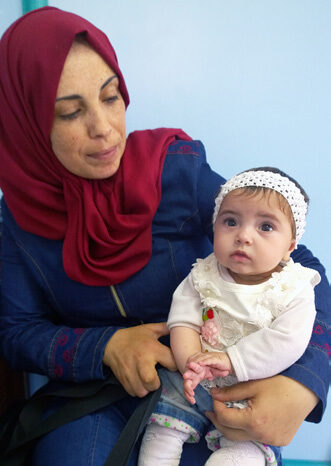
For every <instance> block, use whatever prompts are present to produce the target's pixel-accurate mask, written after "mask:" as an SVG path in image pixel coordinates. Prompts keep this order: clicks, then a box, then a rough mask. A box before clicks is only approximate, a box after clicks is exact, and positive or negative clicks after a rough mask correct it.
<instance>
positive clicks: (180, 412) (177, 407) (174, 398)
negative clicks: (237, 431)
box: [155, 369, 281, 465]
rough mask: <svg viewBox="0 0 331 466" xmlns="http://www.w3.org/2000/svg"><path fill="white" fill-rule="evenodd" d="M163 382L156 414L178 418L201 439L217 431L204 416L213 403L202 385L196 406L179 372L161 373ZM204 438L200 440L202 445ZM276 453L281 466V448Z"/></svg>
mask: <svg viewBox="0 0 331 466" xmlns="http://www.w3.org/2000/svg"><path fill="white" fill-rule="evenodd" d="M159 376H160V379H161V381H162V394H161V398H160V401H159V402H158V403H157V405H156V408H155V413H157V414H164V415H166V416H172V417H175V418H178V419H180V420H182V421H184V422H186V423H187V424H188V425H190V426H191V427H193V428H194V429H196V431H197V432H198V433H199V435H200V436H201V437H203V436H204V435H205V434H206V433H207V432H208V431H209V430H212V429H215V427H214V425H213V424H212V423H211V422H210V421H209V419H207V418H206V417H205V416H204V415H203V414H204V412H205V411H213V409H214V407H213V401H212V398H211V396H210V395H209V393H208V392H207V391H206V390H205V389H204V388H202V387H201V386H200V385H198V386H197V388H196V389H195V399H196V404H195V405H191V404H190V403H189V402H188V401H187V400H186V398H185V396H184V392H183V379H182V376H181V375H180V373H179V372H170V371H167V370H166V369H161V370H160V371H159ZM203 441H204V438H202V439H201V440H200V443H201V442H203ZM271 448H272V449H273V451H274V453H275V456H276V459H277V462H278V465H281V453H280V448H279V447H273V446H272V447H271Z"/></svg>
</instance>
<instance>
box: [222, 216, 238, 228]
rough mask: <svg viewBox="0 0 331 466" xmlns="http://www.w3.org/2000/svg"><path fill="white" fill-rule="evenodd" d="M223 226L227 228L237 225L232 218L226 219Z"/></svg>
mask: <svg viewBox="0 0 331 466" xmlns="http://www.w3.org/2000/svg"><path fill="white" fill-rule="evenodd" d="M224 224H225V225H226V226H227V227H235V226H236V225H237V222H236V220H235V219H234V218H226V219H225V220H224Z"/></svg>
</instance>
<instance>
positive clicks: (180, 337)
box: [170, 327, 202, 404]
mask: <svg viewBox="0 0 331 466" xmlns="http://www.w3.org/2000/svg"><path fill="white" fill-rule="evenodd" d="M170 343H171V349H172V352H173V355H174V358H175V361H176V364H177V367H178V370H179V371H180V372H181V373H182V374H183V373H184V372H185V371H186V370H187V362H188V360H189V359H190V358H191V357H192V355H196V354H197V353H200V352H201V343H200V336H199V333H198V332H197V331H196V330H194V329H192V328H190V327H173V328H172V329H171V330H170ZM200 380H202V379H200ZM198 383H199V382H198ZM191 384H192V382H191V380H187V381H186V380H184V394H185V397H186V398H187V400H188V401H189V402H190V403H192V404H194V403H195V400H194V389H193V388H191ZM196 385H197V384H195V386H196Z"/></svg>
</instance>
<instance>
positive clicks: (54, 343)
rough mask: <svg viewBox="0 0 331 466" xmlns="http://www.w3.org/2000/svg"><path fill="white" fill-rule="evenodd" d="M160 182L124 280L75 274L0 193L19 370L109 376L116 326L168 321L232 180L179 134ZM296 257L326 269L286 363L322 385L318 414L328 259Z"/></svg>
mask: <svg viewBox="0 0 331 466" xmlns="http://www.w3.org/2000/svg"><path fill="white" fill-rule="evenodd" d="M133 182H134V181H133ZM161 182H162V198H161V203H160V205H159V207H158V210H157V212H156V214H155V217H154V220H153V224H152V235H153V249H152V257H151V259H150V261H149V263H148V264H147V265H146V266H145V267H144V268H143V269H142V270H140V271H139V272H138V273H136V274H135V275H133V276H131V277H130V278H129V279H127V280H126V281H124V282H123V283H121V284H119V285H116V286H101V287H95V286H86V285H83V284H81V283H78V282H75V281H73V280H71V279H69V278H68V277H67V275H66V273H65V271H64V268H63V261H62V245H63V242H62V241H54V240H49V239H45V238H42V237H40V236H37V235H34V234H31V233H28V232H26V231H23V230H22V229H21V228H20V227H19V226H18V224H17V223H16V222H15V220H14V218H13V216H12V214H11V213H10V211H9V209H8V207H7V205H6V202H5V200H4V199H2V215H3V234H2V308H1V314H0V352H1V353H3V355H4V356H5V358H6V359H7V360H8V361H9V362H10V363H11V365H12V366H13V367H14V368H15V369H21V370H24V371H29V372H35V373H41V374H45V375H47V376H48V377H50V379H56V380H58V381H76V382H84V381H88V380H92V379H102V378H105V377H106V375H107V369H106V368H105V367H104V366H103V363H102V358H103V354H104V349H105V345H106V343H107V341H108V340H109V338H110V337H111V336H112V335H113V333H114V332H116V331H117V330H118V329H119V328H123V327H129V326H134V325H139V324H141V323H143V322H144V323H148V322H160V321H165V320H166V318H167V314H168V311H169V308H170V303H171V297H172V293H173V291H174V290H175V288H176V287H177V286H178V284H179V283H180V282H181V281H182V280H183V278H184V277H185V276H186V275H187V274H188V273H189V271H190V269H191V266H192V264H193V263H194V262H195V260H196V258H198V257H205V256H206V255H208V254H209V253H210V252H211V250H212V236H213V230H212V221H211V219H212V213H213V209H214V199H215V195H216V193H217V192H218V190H219V187H220V185H221V184H222V183H223V182H224V179H223V178H222V177H220V176H219V175H218V174H216V173H215V172H213V171H212V170H211V169H210V167H209V165H208V164H207V162H206V157H205V151H204V148H203V145H202V144H201V143H200V142H199V141H192V142H187V141H185V142H184V141H176V142H175V143H173V144H171V145H170V146H169V148H168V152H167V155H166V158H165V162H164V167H163V172H162V180H161ZM28 202H29V200H28V199H27V203H28ZM50 215H51V213H50ZM292 257H293V259H294V260H295V261H300V262H301V263H302V264H303V265H304V266H307V267H311V268H314V269H316V270H318V272H319V273H320V275H321V277H322V280H321V283H320V284H319V285H318V286H317V287H316V289H315V290H316V307H317V319H316V323H315V327H314V331H313V334H312V338H311V342H310V344H309V347H308V348H307V350H306V352H305V353H304V355H303V356H302V357H301V359H300V360H299V361H297V363H296V364H294V365H293V366H291V367H290V368H288V369H287V370H286V371H285V372H284V374H285V375H287V376H289V377H292V378H294V379H296V380H298V381H300V382H301V383H303V384H304V385H306V386H307V387H309V388H310V389H311V390H313V391H314V392H315V393H316V394H317V396H318V397H319V399H320V402H319V404H318V405H317V407H316V408H315V410H314V411H313V412H312V413H311V414H310V415H309V420H311V421H314V422H318V421H319V420H320V419H321V416H322V413H323V411H324V409H325V404H326V397H327V391H328V386H329V365H328V356H329V354H330V346H329V345H330V311H329V305H330V286H329V284H328V282H327V279H326V276H325V271H324V268H323V267H322V265H321V264H320V262H319V261H318V260H317V259H316V258H315V257H313V255H312V254H311V253H310V251H308V250H307V249H306V248H305V247H304V246H299V247H298V249H297V250H296V251H295V252H294V253H293V254H292ZM328 325H329V327H328Z"/></svg>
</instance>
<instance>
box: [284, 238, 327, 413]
mask: <svg viewBox="0 0 331 466" xmlns="http://www.w3.org/2000/svg"><path fill="white" fill-rule="evenodd" d="M292 258H293V260H294V261H295V262H300V263H301V264H302V265H303V266H305V267H310V268H312V269H315V270H317V271H318V273H319V274H320V276H321V282H320V283H319V284H318V285H317V286H316V287H315V307H316V311H317V314H316V319H315V322H314V328H313V332H312V335H311V339H310V342H309V344H308V347H307V349H306V351H305V352H304V354H303V356H302V357H301V358H300V359H299V360H298V361H297V362H296V363H295V364H293V365H292V366H290V367H289V368H288V369H286V370H285V371H283V372H282V374H283V375H286V376H287V377H291V378H293V379H295V380H297V381H298V382H301V383H302V384H303V385H305V386H306V387H308V388H309V389H310V390H312V391H313V392H314V393H315V394H316V395H317V397H318V398H319V400H320V401H319V403H318V404H317V406H316V407H315V409H314V410H313V411H312V412H311V413H310V414H309V416H308V417H307V419H306V420H307V421H310V422H319V421H320V420H321V418H322V415H323V412H324V410H325V407H326V401H327V394H328V389H329V383H330V375H329V374H330V366H329V358H330V354H331V288H330V284H329V282H328V279H327V277H326V275H325V269H324V267H323V266H322V264H321V263H320V262H319V260H318V259H317V258H316V257H314V256H313V255H312V253H311V252H310V251H309V250H308V249H307V248H306V247H305V246H302V245H299V246H298V248H297V249H296V250H295V251H294V252H293V253H292Z"/></svg>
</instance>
